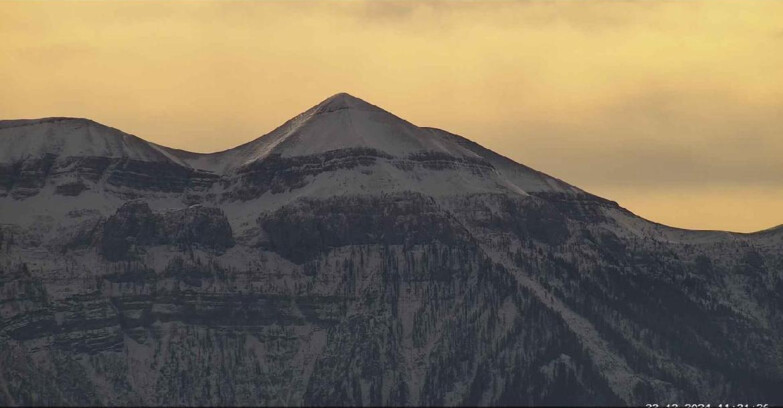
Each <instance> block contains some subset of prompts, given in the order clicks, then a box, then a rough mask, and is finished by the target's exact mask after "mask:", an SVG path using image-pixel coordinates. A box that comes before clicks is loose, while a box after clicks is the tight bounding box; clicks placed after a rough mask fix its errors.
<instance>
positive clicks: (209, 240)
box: [0, 94, 783, 405]
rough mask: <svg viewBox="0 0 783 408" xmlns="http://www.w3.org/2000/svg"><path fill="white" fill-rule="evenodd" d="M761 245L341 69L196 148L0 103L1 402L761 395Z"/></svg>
mask: <svg viewBox="0 0 783 408" xmlns="http://www.w3.org/2000/svg"><path fill="white" fill-rule="evenodd" d="M782 249H783V230H781V229H780V228H777V229H770V230H766V231H762V232H759V233H755V234H736V233H728V232H719V231H687V230H681V229H675V228H669V227H666V226H663V225H659V224H655V223H652V222H649V221H646V220H644V219H641V218H639V217H637V216H635V215H633V214H632V213H630V212H628V211H627V210H625V209H623V208H621V207H619V206H618V205H617V204H616V203H614V202H612V201H609V200H606V199H603V198H600V197H596V196H594V195H591V194H589V193H587V192H585V191H582V190H580V189H578V188H576V187H574V186H571V185H569V184H567V183H565V182H563V181H561V180H558V179H556V178H553V177H550V176H547V175H546V174H543V173H541V172H538V171H536V170H533V169H531V168H528V167H526V166H523V165H521V164H518V163H516V162H514V161H512V160H510V159H508V158H505V157H503V156H501V155H498V154H496V153H494V152H492V151H489V150H487V149H485V148H483V147H481V146H479V145H477V144H475V143H473V142H471V141H469V140H467V139H464V138H462V137H460V136H457V135H454V134H451V133H448V132H445V131H443V130H439V129H433V128H422V127H418V126H415V125H413V124H411V123H409V122H407V121H405V120H403V119H401V118H398V117H396V116H394V115H393V114H391V113H389V112H386V111H384V110H383V109H381V108H379V107H377V106H374V105H371V104H369V103H367V102H365V101H362V100H361V99H358V98H355V97H353V96H350V95H348V94H337V95H334V96H332V97H330V98H328V99H326V100H325V101H323V102H321V103H320V104H318V105H316V106H314V107H313V108H311V109H309V110H307V111H306V112H304V113H302V114H300V115H298V116H296V117H294V118H293V119H291V120H289V121H288V122H286V123H285V124H283V125H282V126H280V127H279V128H277V129H275V130H273V131H272V132H270V133H269V134H267V135H264V136H262V137H260V138H258V139H255V140H253V141H250V142H248V143H246V144H244V145H241V146H238V147H236V148H233V149H230V150H226V151H223V152H217V153H211V154H198V153H191V152H186V151H182V150H177V149H171V148H167V147H163V146H159V145H156V144H153V143H150V142H147V141H145V140H143V139H140V138H138V137H135V136H132V135H128V134H125V133H123V132H121V131H119V130H116V129H113V128H109V127H106V126H103V125H100V124H98V123H95V122H92V121H89V120H85V119H68V118H49V119H38V120H13V121H0V362H2V364H0V401H1V402H3V404H4V405H9V404H10V405H13V404H22V405H30V404H221V405H226V404H229V405H231V404H253V405H259V404H274V405H301V404H310V405H344V404H365V405H367V404H373V405H378V404H393V405H398V404H399V405H422V404H448V405H453V404H482V405H498V404H512V405H519V404H550V403H552V404H588V405H604V404H620V405H623V404H645V403H667V402H668V403H684V402H704V403H708V402H712V403H718V402H722V401H728V400H731V401H746V402H748V403H755V402H758V403H783V394H781V393H780V391H779V390H780V389H783V388H781V387H783V342H781V341H780V340H779V339H780V338H783V333H782V332H783V314H781V313H780V312H781V309H782V308H783V273H782V272H781V267H783V251H782Z"/></svg>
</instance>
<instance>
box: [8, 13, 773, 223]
mask: <svg viewBox="0 0 783 408" xmlns="http://www.w3.org/2000/svg"><path fill="white" fill-rule="evenodd" d="M782 16H783V2H778V1H747V0H738V1H732V2H723V1H715V0H705V1H680V2H674V1H650V0H634V1H614V2H609V1H555V0H550V1H518V2H511V1H502V2H501V1H497V2H495V1H482V2H469V1H454V2H452V1H430V2H412V1H385V0H374V1H341V2H306V1H289V2H249V1H241V2H240V1H236V2H235V1H193V2H170V1H123V2H119V1H107V2H101V1H81V2H70V1H56V2H46V1H35V2H21V1H18V2H17V1H10V2H9V1H5V2H0V83H1V84H2V87H0V118H34V117H45V116H77V117H88V118H91V119H93V120H96V121H98V122H101V123H104V124H106V125H109V126H113V127H117V128H119V129H121V130H124V131H126V132H129V133H133V134H135V135H138V136H140V137H142V138H145V139H147V140H150V141H153V142H156V143H160V144H164V145H167V146H171V147H178V148H183V149H188V150H192V151H202V152H209V151H216V150H222V149H226V148H230V147H233V146H235V145H237V144H240V143H243V142H246V141H248V140H250V139H253V138H255V137H257V136H259V135H261V134H264V133H266V132H268V131H270V130H271V129H273V128H274V127H276V126H277V125H279V124H281V123H282V122H284V121H285V120H287V119H288V118H290V117H292V116H294V115H296V114H297V113H299V112H301V111H303V110H305V109H307V108H309V107H310V106H312V105H314V104H316V103H318V102H319V101H321V100H322V99H324V98H326V97H328V96H330V95H332V94H334V93H337V92H343V91H344V92H349V93H351V94H353V95H355V96H357V97H360V98H362V99H365V100H367V101H369V102H371V103H374V104H376V105H379V106H381V107H383V108H385V109H387V110H389V111H391V112H393V113H395V114H397V115H398V116H401V117H403V118H405V119H408V120H410V121H411V122H413V123H415V124H418V125H421V126H433V127H439V128H442V129H446V130H449V131H451V132H454V133H457V134H460V135H463V136H465V137H467V138H469V139H472V140H474V141H476V142H478V143H480V144H482V145H484V146H486V147H488V148H490V149H493V150H495V151H497V152H499V153H501V154H504V155H506V156H509V157H511V158H513V159H515V160H517V161H519V162H521V163H524V164H527V165H529V166H531V167H534V168H536V169H538V170H541V171H544V172H546V173H549V174H551V175H554V176H556V177H559V178H561V179H564V180H565V181H567V182H569V183H571V184H575V185H577V186H579V187H581V188H583V189H585V190H587V191H590V192H593V193H596V194H598V195H601V196H603V197H606V198H609V199H612V200H616V201H618V202H619V203H620V204H621V205H623V206H624V207H626V208H628V209H630V210H631V211H634V212H636V213H637V214H639V215H641V216H644V217H645V218H648V219H651V220H654V221H657V222H661V223H664V224H669V225H673V226H678V227H684V228H696V229H726V230H733V231H755V230H759V229H764V228H768V227H772V226H774V225H778V224H783V177H781V175H783V17H782Z"/></svg>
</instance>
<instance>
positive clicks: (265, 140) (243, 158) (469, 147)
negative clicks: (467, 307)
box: [0, 92, 779, 235]
mask: <svg viewBox="0 0 783 408" xmlns="http://www.w3.org/2000/svg"><path fill="white" fill-rule="evenodd" d="M343 110H348V111H350V110H355V111H365V112H374V113H379V114H381V115H383V116H387V117H392V118H394V120H395V121H399V122H400V123H403V124H404V125H405V126H408V127H410V128H415V129H418V130H420V131H421V132H420V134H418V135H417V137H418V138H419V139H427V138H430V139H431V140H438V138H441V139H446V140H448V141H449V142H453V144H455V145H458V146H460V147H461V148H464V151H462V150H459V151H458V152H457V153H458V155H463V154H469V155H473V156H475V157H477V158H482V159H487V157H490V158H491V159H490V160H488V161H489V162H490V163H491V164H492V165H493V166H494V167H495V168H496V169H498V170H499V171H501V172H503V173H504V175H506V176H507V177H511V178H515V177H516V178H517V179H518V182H512V183H510V184H512V185H514V186H518V185H522V186H534V187H533V188H532V190H533V191H537V190H543V191H546V190H548V189H550V188H553V189H555V190H557V191H565V192H575V193H580V194H589V193H586V192H585V191H583V190H581V189H579V188H578V187H575V186H573V185H571V184H568V183H566V182H564V181H562V180H561V179H558V178H555V177H552V176H550V175H548V174H546V173H543V172H541V171H538V170H535V169H533V168H530V167H528V166H526V165H524V164H521V163H519V162H517V161H515V160H513V159H511V158H508V157H506V156H503V155H500V154H498V153H496V152H494V151H492V150H490V149H487V148H485V147H484V146H481V145H479V144H478V143H476V142H474V141H472V140H470V139H467V138H465V137H462V136H459V135H456V134H454V133H451V132H448V131H445V130H442V129H439V128H434V127H418V126H415V125H413V124H411V123H410V122H408V121H406V120H404V119H402V118H400V117H398V116H396V115H394V114H392V113H390V112H388V111H385V110H383V109H382V108H380V107H378V106H376V105H373V104H371V103H369V102H366V101H364V100H362V99H360V98H357V97H355V96H352V95H350V94H348V93H345V92H340V93H337V94H335V95H332V96H330V97H328V98H326V99H324V100H323V101H321V102H320V103H318V104H316V105H314V106H313V107H311V108H309V109H307V110H306V111H304V112H302V113H300V114H298V115H296V116H294V117H293V118H291V119H289V120H288V121H286V122H284V123H283V124H282V125H280V126H278V127H277V128H275V129H273V130H272V131H270V132H268V133H266V134H264V135H262V136H259V137H257V138H255V139H252V140H250V141H248V142H245V143H241V144H239V145H237V146H235V147H232V148H228V149H224V150H220V151H216V152H211V153H200V152H190V151H187V150H184V149H180V148H172V147H168V146H164V145H160V144H157V143H154V142H151V141H148V140H146V139H143V138H141V137H138V136H136V135H133V134H129V133H125V132H123V131H121V130H119V129H117V128H114V127H111V126H108V125H104V124H102V123H99V122H96V121H94V120H91V119H88V118H77V117H45V118H38V119H10V120H0V151H5V152H6V153H5V154H0V164H2V163H3V162H5V163H11V162H14V161H19V160H20V159H21V158H22V156H24V154H16V155H15V156H13V155H11V156H10V158H9V152H11V151H12V150H13V149H11V148H9V147H8V146H5V147H4V145H3V142H4V141H5V142H6V144H8V140H9V137H8V135H3V133H4V132H3V131H4V130H8V129H14V128H21V127H30V126H40V125H49V124H57V123H61V124H77V125H82V126H85V127H95V128H97V129H99V130H100V131H103V132H104V133H105V136H106V137H113V138H114V137H117V136H120V137H121V138H127V139H129V140H132V141H133V142H134V143H135V144H136V145H137V146H138V145H141V147H147V146H148V147H149V148H148V149H144V150H146V152H141V153H140V152H133V151H131V153H129V155H128V156H127V157H126V156H123V154H124V153H125V151H124V150H122V149H120V154H119V155H117V154H116V153H112V154H110V157H126V158H129V159H134V158H141V159H142V160H146V161H160V160H163V161H171V162H172V163H175V164H177V165H179V166H184V167H188V168H190V169H192V170H193V171H199V172H210V173H214V174H217V175H221V174H226V173H230V172H235V171H236V170H237V168H239V167H243V166H248V165H250V164H252V162H254V161H259V160H263V159H264V158H265V157H267V155H270V154H273V155H274V154H280V155H281V156H283V155H284V154H285V153H286V152H285V151H284V152H280V153H277V150H278V149H279V148H280V146H279V145H281V144H283V145H285V143H286V142H288V139H289V138H291V137H296V136H298V134H297V132H298V131H299V130H300V129H301V127H302V126H304V125H306V124H307V123H308V122H309V121H311V120H313V118H314V117H316V116H319V115H328V114H334V113H336V112H339V111H343ZM314 127H316V128H318V129H319V131H320V130H321V128H322V124H320V123H316V124H315V125H314ZM373 130H374V129H373ZM48 132H49V134H50V135H51V134H54V132H53V131H52V130H49V131H48ZM6 133H7V132H6ZM366 133H369V132H366ZM97 136H101V135H100V134H99V135H97ZM305 136H310V135H305ZM66 137H68V135H65V136H63V138H66ZM96 140H100V139H96ZM308 141H309V139H308V140H305V141H304V142H300V143H299V144H306V143H307V142H308ZM355 142H357V144H356V146H354V147H368V148H371V149H372V148H373V146H372V145H371V144H370V145H368V144H367V143H366V142H365V141H362V140H357V141H355ZM66 143H67V140H66ZM12 144H13V143H12ZM322 146H323V144H322ZM326 146H327V147H325V148H322V149H315V150H314V151H313V150H310V151H308V150H307V149H305V151H304V152H303V153H302V154H298V155H305V156H306V155H307V153H326V152H330V151H332V150H340V149H344V148H351V147H352V146H351V145H350V144H342V145H340V144H337V145H336V146H332V147H336V148H335V149H331V148H329V145H328V144H326ZM283 147H285V146H283ZM66 150H67V149H66ZM380 151H381V152H383V153H386V152H385V151H383V150H380ZM420 151H422V152H430V151H431V150H427V149H421V150H420ZM447 151H448V150H447ZM451 152H453V149H452V151H450V153H451ZM397 153H398V156H399V155H402V156H404V154H401V153H400V152H397ZM403 153H404V152H403ZM36 154H38V155H44V154H58V152H56V151H39V152H36ZM27 156H32V154H28V155H27ZM99 156H101V155H100V154H99ZM236 162H239V164H237V163H236ZM519 191H522V192H526V191H527V190H526V189H525V188H524V187H522V188H520V190H519ZM590 195H591V196H594V197H598V196H595V195H592V194H590ZM598 198H601V199H602V200H606V201H607V202H611V203H614V204H615V205H617V203H616V202H614V201H612V200H609V199H606V198H603V197H598ZM618 207H619V205H618ZM620 208H622V207H620ZM624 210H626V211H627V209H624ZM629 213H631V214H633V213H632V212H629ZM633 216H635V217H639V216H638V215H636V214H633ZM639 218H641V217H639ZM646 221H648V222H651V223H654V224H658V225H661V226H663V227H666V228H672V229H676V230H683V231H692V232H695V233H699V232H701V233H704V232H727V233H731V234H740V235H753V234H759V233H771V232H772V233H774V231H776V230H777V229H778V227H779V226H773V227H770V228H766V229H762V230H759V231H752V232H736V231H724V230H699V229H686V228H679V227H674V226H669V225H665V224H661V223H657V222H655V221H651V220H646Z"/></svg>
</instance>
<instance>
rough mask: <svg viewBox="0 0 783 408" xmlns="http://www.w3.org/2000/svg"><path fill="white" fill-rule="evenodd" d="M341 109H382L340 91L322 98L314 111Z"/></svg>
mask: <svg viewBox="0 0 783 408" xmlns="http://www.w3.org/2000/svg"><path fill="white" fill-rule="evenodd" d="M342 109H356V110H373V111H379V110H382V109H381V108H379V107H377V106H375V105H373V104H371V103H369V102H366V101H364V100H362V99H359V98H357V97H355V96H353V95H351V94H348V93H345V92H340V93H337V94H334V95H332V96H330V97H328V98H326V99H324V100H323V101H322V102H321V103H319V104H318V105H316V107H315V113H326V112H334V111H337V110H342Z"/></svg>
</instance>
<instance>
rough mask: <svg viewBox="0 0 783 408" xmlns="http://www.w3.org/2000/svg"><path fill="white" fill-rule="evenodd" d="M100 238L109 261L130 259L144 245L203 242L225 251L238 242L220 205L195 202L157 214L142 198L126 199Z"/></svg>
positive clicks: (200, 244) (182, 244) (212, 247)
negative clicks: (212, 205)
mask: <svg viewBox="0 0 783 408" xmlns="http://www.w3.org/2000/svg"><path fill="white" fill-rule="evenodd" d="M98 241H99V245H100V246H99V248H100V253H101V254H102V255H103V256H104V257H105V258H106V259H107V260H109V261H118V260H122V259H129V257H131V255H133V253H134V252H135V250H136V249H137V248H140V247H150V246H156V245H178V246H180V247H187V248H191V247H193V246H199V247H201V248H205V249H211V250H214V251H217V252H222V251H225V250H226V249H228V248H230V247H232V246H233V245H234V238H233V235H232V232H231V225H229V223H228V220H227V219H226V216H225V215H224V214H223V212H222V211H221V210H220V209H219V208H208V207H201V206H192V207H189V208H186V209H182V210H177V211H171V212H167V213H164V214H156V213H153V212H152V210H151V209H150V206H149V204H147V203H146V202H144V201H140V200H135V201H128V202H126V203H125V204H123V205H122V206H121V207H120V208H119V209H118V210H117V212H116V213H115V214H114V215H112V216H110V217H109V218H108V219H106V221H105V222H104V223H103V226H102V233H101V235H100V236H99V237H98Z"/></svg>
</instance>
